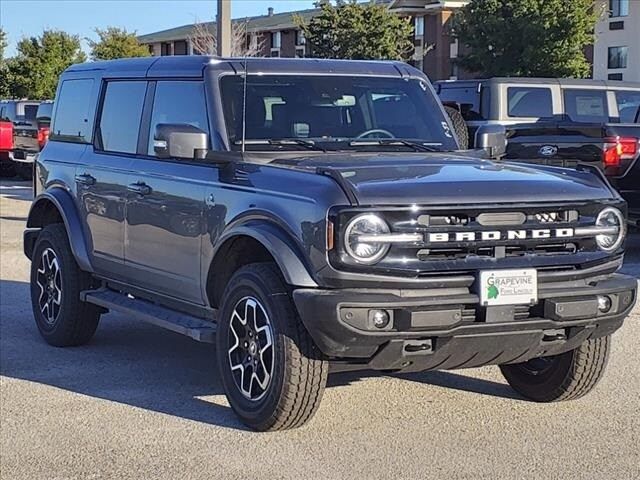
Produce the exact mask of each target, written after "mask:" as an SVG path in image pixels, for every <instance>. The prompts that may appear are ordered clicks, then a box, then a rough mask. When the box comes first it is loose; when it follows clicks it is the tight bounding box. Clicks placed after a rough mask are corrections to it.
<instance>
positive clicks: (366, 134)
mask: <svg viewBox="0 0 640 480" xmlns="http://www.w3.org/2000/svg"><path fill="white" fill-rule="evenodd" d="M376 133H377V134H382V135H384V137H382V138H396V136H395V135H394V134H393V133H391V132H390V131H389V130H385V129H384V128H372V129H371V130H367V131H365V132H362V133H361V134H360V135H358V136H357V137H356V138H368V137H369V136H370V135H374V134H376ZM373 138H381V137H373Z"/></svg>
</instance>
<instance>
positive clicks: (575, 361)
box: [500, 336, 611, 402]
mask: <svg viewBox="0 0 640 480" xmlns="http://www.w3.org/2000/svg"><path fill="white" fill-rule="evenodd" d="M610 345H611V337H609V336H606V337H601V338H596V339H591V340H587V341H586V342H584V343H583V344H582V345H580V346H579V347H578V348H576V349H575V350H571V351H568V352H566V353H562V354H560V355H554V356H550V357H540V358H534V359H532V360H529V361H528V362H524V363H518V364H513V365H501V366H500V370H502V374H503V375H504V377H505V378H506V379H507V382H509V385H511V387H513V389H514V390H515V391H517V392H518V393H520V394H521V395H522V396H524V397H526V398H528V399H530V400H534V401H536V402H555V401H560V400H573V399H576V398H580V397H582V396H583V395H586V394H587V393H589V392H590V391H591V390H593V388H594V387H595V386H596V384H597V383H598V381H599V380H600V379H601V378H602V376H603V374H604V371H605V367H606V366H607V361H608V359H609V348H610Z"/></svg>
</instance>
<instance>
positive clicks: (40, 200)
mask: <svg viewBox="0 0 640 480" xmlns="http://www.w3.org/2000/svg"><path fill="white" fill-rule="evenodd" d="M47 203H51V204H53V206H54V207H55V208H56V209H57V210H58V213H59V214H60V217H61V218H62V221H63V222H64V227H65V229H66V230H67V238H68V239H69V245H70V246H71V251H72V252H73V256H74V257H75V259H76V262H77V263H78V266H79V267H80V269H81V270H83V271H85V272H89V273H93V267H92V265H91V261H90V260H89V249H88V248H87V242H86V238H85V235H84V230H83V229H82V222H81V221H80V215H78V209H77V208H76V205H75V202H74V201H73V198H72V197H71V195H70V194H69V193H68V192H67V191H66V190H64V189H63V188H60V187H55V188H51V189H49V190H47V191H45V192H43V193H41V194H40V195H38V196H37V197H36V198H35V200H34V201H33V203H32V204H31V209H30V210H29V215H28V217H27V230H26V231H25V234H24V240H25V253H27V252H28V251H29V248H28V242H35V238H33V237H34V236H37V234H38V232H39V231H40V230H41V229H42V228H43V227H44V226H46V224H45V223H44V222H43V221H42V220H43V219H42V214H43V212H44V211H45V205H46V204H47Z"/></svg>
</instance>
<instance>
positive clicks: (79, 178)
mask: <svg viewBox="0 0 640 480" xmlns="http://www.w3.org/2000/svg"><path fill="white" fill-rule="evenodd" d="M76 182H77V183H79V184H81V185H95V183H96V179H95V177H93V176H92V175H89V174H88V173H83V174H82V175H76Z"/></svg>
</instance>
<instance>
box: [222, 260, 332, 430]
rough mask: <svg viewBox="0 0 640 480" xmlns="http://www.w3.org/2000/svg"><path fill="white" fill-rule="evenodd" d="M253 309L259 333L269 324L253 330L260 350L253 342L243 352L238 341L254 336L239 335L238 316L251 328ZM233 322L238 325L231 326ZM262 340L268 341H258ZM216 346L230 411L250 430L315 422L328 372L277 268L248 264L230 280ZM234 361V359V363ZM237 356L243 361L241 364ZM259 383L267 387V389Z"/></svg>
mask: <svg viewBox="0 0 640 480" xmlns="http://www.w3.org/2000/svg"><path fill="white" fill-rule="evenodd" d="M242 302H245V303H244V304H243V303H242ZM256 302H258V303H256ZM250 309H252V310H253V315H254V317H253V319H254V320H253V324H254V326H255V327H258V322H259V321H260V322H261V323H262V324H263V325H262V326H261V327H260V328H262V329H264V328H265V327H264V326H265V325H267V326H268V329H267V331H263V332H261V333H259V334H258V333H257V332H259V331H260V328H255V329H254V331H255V332H256V333H255V334H254V337H253V338H254V340H255V343H257V347H256V346H255V343H254V342H252V343H253V345H249V348H247V349H245V348H243V347H244V346H245V345H247V343H246V342H245V341H243V340H239V338H240V337H242V338H244V339H245V340H250V338H249V335H250V332H248V331H247V330H248V329H244V331H236V330H237V329H238V330H242V328H243V327H242V325H243V324H242V323H238V322H239V321H240V320H239V318H240V316H237V315H235V314H234V312H238V311H239V312H240V313H242V312H244V315H245V320H246V323H249V320H251V314H250V313H248V312H250ZM256 312H258V313H256ZM232 317H233V319H232ZM232 322H236V323H234V326H233V327H232V326H231V324H232ZM239 326H240V327H239ZM267 332H270V334H269V335H270V336H271V340H272V347H271V348H270V349H269V348H267V347H266V346H267V345H268V339H267V337H266V333H267ZM260 335H264V336H263V337H261V338H259V336H260ZM216 343H217V348H216V351H217V359H218V365H219V368H220V373H221V377H222V382H223V385H224V389H225V393H226V395H227V398H228V400H229V403H230V405H231V408H232V409H233V410H234V411H235V412H236V414H237V415H238V417H240V419H241V420H242V421H243V422H244V423H245V424H246V425H248V426H249V427H251V428H253V429H255V430H258V431H274V430H286V429H289V428H295V427H299V426H301V425H303V424H305V423H306V422H308V421H309V420H310V419H311V418H312V417H313V415H314V413H315V412H316V410H317V409H318V407H319V405H320V401H321V400H322V394H323V392H324V388H325V385H326V382H327V374H328V371H329V367H328V363H327V362H326V360H325V359H324V358H323V356H322V354H321V352H320V351H319V350H318V348H317V347H316V346H315V344H314V342H313V340H312V339H311V337H310V336H309V333H308V332H307V331H306V329H305V328H304V326H303V325H302V322H301V321H300V318H299V316H298V312H297V310H296V307H295V305H294V304H293V301H292V298H291V292H290V290H289V288H288V287H287V285H286V284H285V282H284V280H283V278H282V276H281V274H280V271H279V270H278V268H277V267H276V266H275V265H273V264H271V263H256V264H251V265H247V266H244V267H242V268H240V269H239V270H238V271H237V272H236V273H235V274H234V275H233V276H232V278H231V280H230V282H229V284H228V285H227V287H226V289H225V292H224V296H223V302H222V306H221V309H220V317H219V319H218V332H217V340H216ZM251 346H253V347H254V348H253V349H251ZM263 350H264V354H263V353H262V352H263ZM256 352H259V353H258V354H256ZM251 355H256V358H259V359H260V362H258V361H257V359H254V360H250V359H251V358H252V357H251ZM258 355H259V357H258ZM263 355H264V356H263ZM232 356H236V357H234V358H235V359H233V358H232ZM245 356H247V357H248V358H246V359H245ZM269 356H270V358H271V361H272V363H271V364H269ZM238 357H239V358H241V359H242V360H239V361H237V360H236V359H237V358H238ZM236 361H237V363H236V364H235V366H234V367H232V363H233V362H236ZM254 361H255V370H254V367H253V364H252V362H254ZM240 363H242V365H243V366H242V368H241V367H239V365H240ZM267 370H270V372H271V374H270V375H269V380H268V381H267V380H266V378H267V377H266V375H264V373H265V372H266V371H267ZM248 371H251V375H250V377H249V378H250V381H249V383H248V385H246V384H245V383H244V381H245V377H244V375H245V373H246V372H248ZM259 373H260V374H261V375H258V374H259ZM254 374H255V375H256V377H255V378H256V379H257V380H256V382H255V384H254ZM259 377H262V379H260V378H259ZM258 382H259V383H258ZM261 383H264V384H266V386H265V388H262V385H260V384H261ZM240 384H242V386H240ZM245 386H246V389H245ZM243 389H244V390H246V392H245V393H243ZM247 392H248V394H247ZM251 397H253V398H251Z"/></svg>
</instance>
